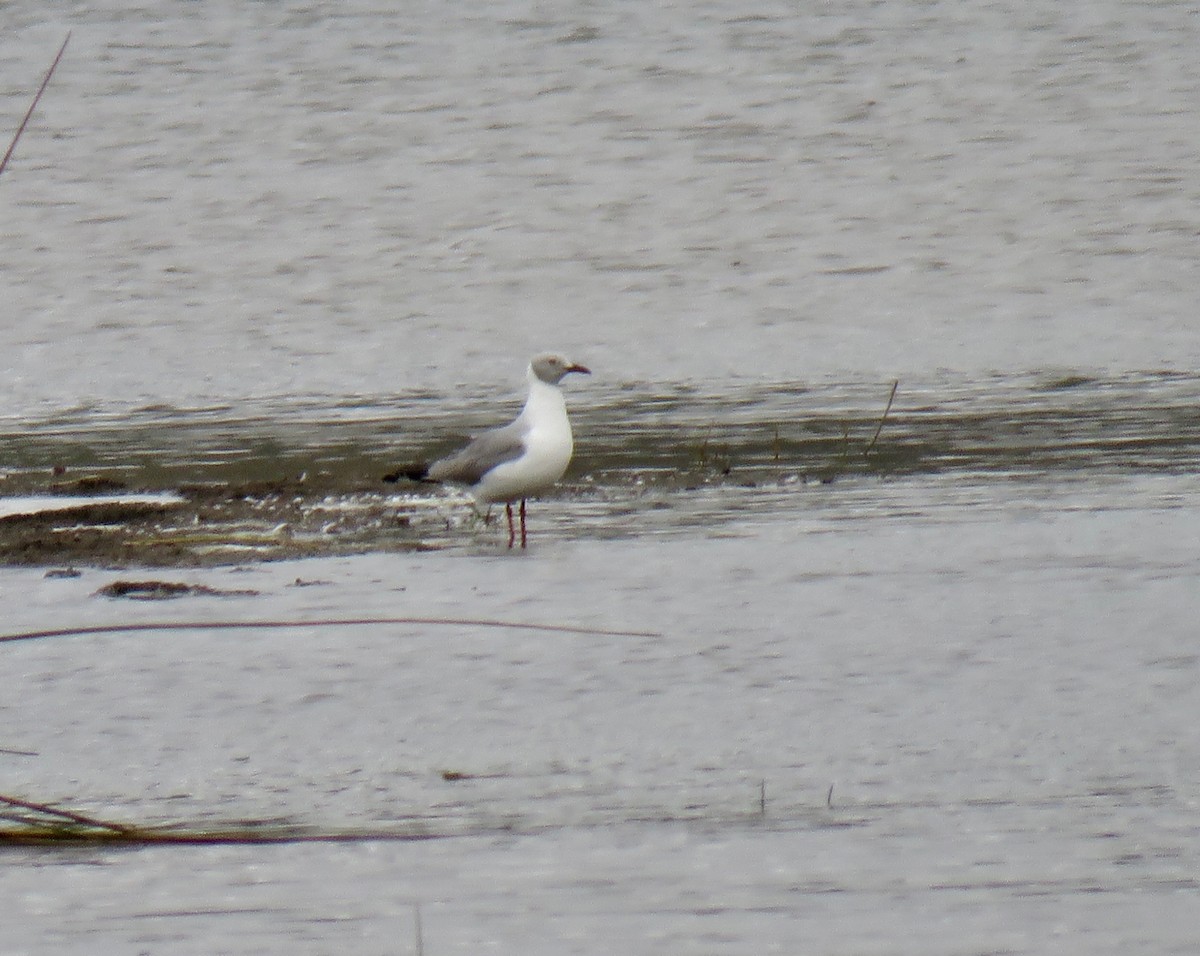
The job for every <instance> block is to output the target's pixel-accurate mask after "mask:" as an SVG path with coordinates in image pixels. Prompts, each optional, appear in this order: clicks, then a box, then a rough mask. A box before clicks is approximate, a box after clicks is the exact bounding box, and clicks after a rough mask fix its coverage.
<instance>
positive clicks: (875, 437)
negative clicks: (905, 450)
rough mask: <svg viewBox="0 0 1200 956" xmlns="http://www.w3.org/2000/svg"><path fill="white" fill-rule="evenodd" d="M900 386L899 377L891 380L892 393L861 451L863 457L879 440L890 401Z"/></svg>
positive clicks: (889, 407) (889, 409)
mask: <svg viewBox="0 0 1200 956" xmlns="http://www.w3.org/2000/svg"><path fill="white" fill-rule="evenodd" d="M899 387H900V379H896V381H894V382H892V393H891V394H890V395H889V396H888V400H887V405H886V406H885V407H884V409H883V414H882V415H880V416H879V424H878V425H877V426H875V434H874V435H872V436H871V441H870V443H869V444H868V445H867V450H866V451H864V452H863V457H864V458H865V457H867V456H868V455H870V454H871V451H872V450H873V449H874V448H875V443H876V442H877V441H879V433H880V432H882V431H883V423H884V422H886V421H887V417H888V412H890V411H891V410H892V402H894V401H895V400H896V389H898V388H899Z"/></svg>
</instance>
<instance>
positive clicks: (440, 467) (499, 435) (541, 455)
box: [384, 352, 591, 548]
mask: <svg viewBox="0 0 1200 956" xmlns="http://www.w3.org/2000/svg"><path fill="white" fill-rule="evenodd" d="M571 372H579V373H581V374H583V375H590V374H591V369H589V368H586V367H584V366H583V365H579V364H577V363H575V362H572V361H571V360H570V359H567V358H564V357H563V356H561V355H555V354H552V353H549V352H546V353H542V354H540V355H535V356H534V357H533V358H532V359H531V360H530V362H529V368H528V369H526V371H525V377H526V379H528V381H529V397H528V398H526V399H525V407H524V408H522V409H521V414H520V415H518V416H517V417H516V419H515V420H514V421H512V422H510V423H509V424H507V425H505V426H503V427H502V428H493V429H491V430H490V431H486V432H483V433H482V434H481V435H478V436H476V437H475V438H474V439H473V440H472V441H471V442H470V444H468V445H467V446H466V447H465V448H463V449H462V450H461V451H458V452H455V453H454V454H453V455H448V456H447V457H445V458H441V459H439V460H438V461H435V462H433V464H431V465H418V466H416V467H413V468H405V469H402V470H400V471H398V472H395V473H393V474H390V475H385V476H384V481H397V480H399V479H400V478H401V477H404V478H411V479H413V480H414V481H431V482H443V481H444V482H448V483H450V484H456V485H464V486H466V488H467V489H468V490H469V491H470V492H471V495H472V497H474V499H475V500H476V501H477V502H479V503H480V504H484V505H492V504H497V503H499V502H501V501H503V502H504V513H505V514H506V515H507V516H508V546H509V547H510V548H511V547H512V546H513V542H514V541H516V536H517V534H516V528H515V527H514V525H513V503H514V502H516V501H520V503H521V505H520V519H521V547H522V548H524V547H525V545H526V532H525V499H526V498H531V497H533V496H534V495H536V494H539V493H540V492H543V491H546V490H547V489H548V488H550V487H552V486H553V485H554V484H555V483H556V482H557V481H558V480H559V479H560V478H561V477H562V476H563V473H564V472H565V471H566V470H567V465H568V463H570V461H571V453H572V451H573V450H574V447H575V446H574V441H573V439H572V437H571V422H570V420H569V419H568V418H567V405H566V401H565V400H564V399H563V394H562V391H561V390H560V389H559V387H558V384H559V382H561V381H562V380H563V378H564V377H565V376H567V375H569V374H570V373H571Z"/></svg>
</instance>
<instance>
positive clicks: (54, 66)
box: [0, 32, 71, 173]
mask: <svg viewBox="0 0 1200 956" xmlns="http://www.w3.org/2000/svg"><path fill="white" fill-rule="evenodd" d="M70 40H71V34H70V32H68V33H67V38H66V39H65V40H63V43H62V46H60V47H59V48H58V56H56V57H55V58H54V62H53V63H51V64H50V69H49V70H47V71H46V77H45V79H43V80H42V85H41V86H39V87H38V91H37V93H36V94H34V97H33V102H32V103H30V104H29V109H28V110H27V111H26V113H25V118H24V119H23V120H21V125H20V126H18V127H17V132H16V134H15V135H14V136H13V138H12V142H11V143H9V144H8V151H7V152H6V153H5V154H4V159H0V173H3V172H4V169H5V167H6V166H8V160H9V158H10V157H11V156H12V154H13V150H15V149H16V148H17V140H19V139H20V138H21V134H22V133H24V132H25V127H26V126H27V125H29V119H30V117H32V116H33V111H34V110H35V109H37V105H38V101H39V100H40V99H41V98H42V94H43V93H45V92H46V87H47V86H49V85H50V77H52V76H53V75H54V71H55V70H56V69H58V61H59V60H61V59H62V57H63V54H64V53H65V52H66V50H67V44H68V43H69V42H70Z"/></svg>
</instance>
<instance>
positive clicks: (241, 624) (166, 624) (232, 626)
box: [0, 617, 662, 644]
mask: <svg viewBox="0 0 1200 956" xmlns="http://www.w3.org/2000/svg"><path fill="white" fill-rule="evenodd" d="M397 624H411V625H419V626H433V627H496V628H510V629H516V630H525V631H547V632H550V633H554V634H592V635H599V636H601V637H662V634H660V633H659V632H657V631H617V630H609V629H607V628H601V627H579V626H575V625H570V624H536V623H532V622H529V621H506V620H499V619H496V618H469V617H349V618H322V619H316V620H304V619H297V620H291V621H281V620H261V621H145V622H140V623H137V624H92V625H86V626H81V627H52V628H45V629H44V630H37V631H21V632H18V633H14V634H0V644H10V643H16V642H17V641H36V640H41V639H42V638H49V637H86V636H89V635H93V634H133V633H141V632H147V631H149V632H153V631H229V630H280V629H286V628H294V627H371V626H374V627H380V626H387V625H397Z"/></svg>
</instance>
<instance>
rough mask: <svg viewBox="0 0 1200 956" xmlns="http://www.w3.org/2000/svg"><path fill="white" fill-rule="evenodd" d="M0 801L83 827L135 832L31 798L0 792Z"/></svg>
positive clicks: (123, 832) (120, 825) (133, 829)
mask: <svg viewBox="0 0 1200 956" xmlns="http://www.w3.org/2000/svg"><path fill="white" fill-rule="evenodd" d="M0 803H6V804H8V805H9V806H10V807H19V808H20V809H22V810H32V811H34V812H35V813H41V814H44V815H45V816H49V817H56V818H57V819H59V820H67V821H69V822H71V823H78V824H81V825H82V826H85V827H95V828H96V829H97V830H110V831H112V832H113V833H119V834H122V835H128V834H131V833H133V832H135V828H133V827H127V826H125V825H124V824H121V823H110V822H109V821H108V820H99V819H97V818H96V817H89V816H85V815H84V814H82V813H75V812H74V811H73V810H59V809H58V808H57V807H52V806H50V805H49V804H46V803H34V802H33V801H32V800H21V799H18V798H17V797H6V796H5V795H4V794H0Z"/></svg>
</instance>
